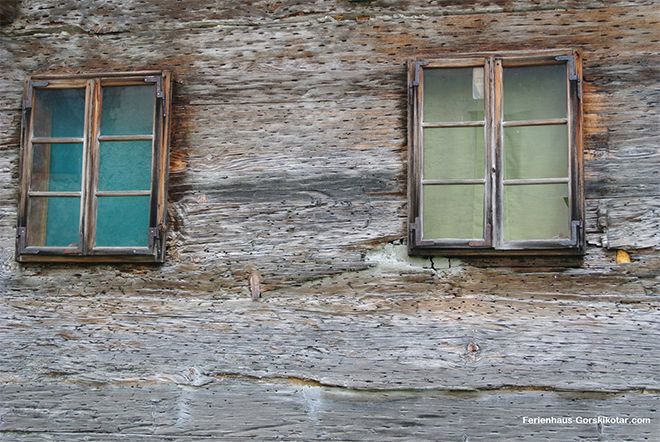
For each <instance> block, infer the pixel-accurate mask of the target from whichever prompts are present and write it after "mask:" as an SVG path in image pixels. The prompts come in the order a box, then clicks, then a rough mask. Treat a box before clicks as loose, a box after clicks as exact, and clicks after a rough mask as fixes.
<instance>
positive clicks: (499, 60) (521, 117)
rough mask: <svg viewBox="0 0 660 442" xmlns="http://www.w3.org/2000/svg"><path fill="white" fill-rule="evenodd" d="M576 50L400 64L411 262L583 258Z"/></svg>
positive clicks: (577, 56)
mask: <svg viewBox="0 0 660 442" xmlns="http://www.w3.org/2000/svg"><path fill="white" fill-rule="evenodd" d="M580 77H581V64H580V58H579V55H578V54H577V52H574V51H554V52H552V51H545V52H540V53H535V54H520V53H518V54H486V55H483V56H466V57H460V58H453V59H443V60H426V61H416V62H412V63H410V64H409V69H408V79H409V86H410V87H409V145H410V149H409V152H410V157H409V227H410V230H409V242H408V244H409V250H410V253H411V254H422V255H424V254H448V255H467V254H485V255H487V254H529V253H530V251H533V253H534V254H539V253H540V254H579V253H582V251H583V249H584V235H583V217H584V215H583V213H584V209H583V196H582V144H581V117H582V114H581V90H580Z"/></svg>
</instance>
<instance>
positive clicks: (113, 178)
mask: <svg viewBox="0 0 660 442" xmlns="http://www.w3.org/2000/svg"><path fill="white" fill-rule="evenodd" d="M99 169H100V170H99V185H98V188H99V190H149V189H151V141H103V142H101V158H100V166H99Z"/></svg>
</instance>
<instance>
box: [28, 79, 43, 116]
mask: <svg viewBox="0 0 660 442" xmlns="http://www.w3.org/2000/svg"><path fill="white" fill-rule="evenodd" d="M46 86H48V82H47V81H30V82H29V83H28V87H27V90H26V91H25V97H24V98H23V109H24V110H27V109H32V94H33V90H34V88H35V87H46Z"/></svg>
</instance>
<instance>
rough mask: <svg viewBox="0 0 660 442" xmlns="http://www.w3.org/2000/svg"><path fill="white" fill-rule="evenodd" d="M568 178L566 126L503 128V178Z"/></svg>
mask: <svg viewBox="0 0 660 442" xmlns="http://www.w3.org/2000/svg"><path fill="white" fill-rule="evenodd" d="M567 176H568V130H567V127H566V125H565V124H561V125H552V126H519V127H505V128H504V178H505V179H515V178H565V177H567Z"/></svg>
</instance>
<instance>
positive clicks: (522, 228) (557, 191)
mask: <svg viewBox="0 0 660 442" xmlns="http://www.w3.org/2000/svg"><path fill="white" fill-rule="evenodd" d="M569 223H570V217H569V199H568V185H567V184H527V185H508V186H506V185H505V186H504V240H505V241H518V240H543V239H545V240H552V239H556V240H559V239H568V238H569V237H570V229H569Z"/></svg>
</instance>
